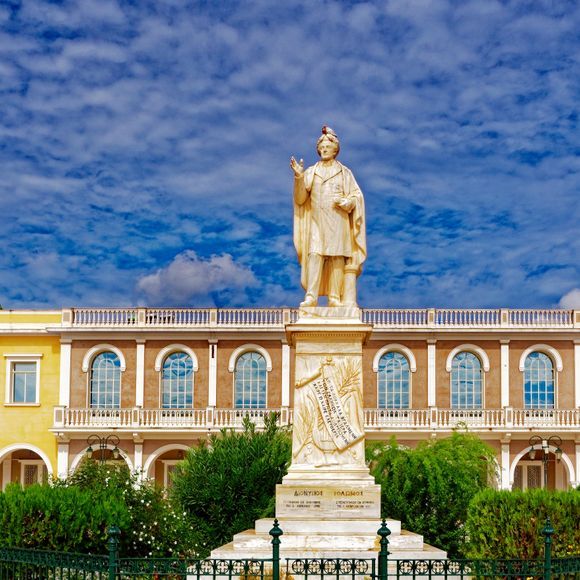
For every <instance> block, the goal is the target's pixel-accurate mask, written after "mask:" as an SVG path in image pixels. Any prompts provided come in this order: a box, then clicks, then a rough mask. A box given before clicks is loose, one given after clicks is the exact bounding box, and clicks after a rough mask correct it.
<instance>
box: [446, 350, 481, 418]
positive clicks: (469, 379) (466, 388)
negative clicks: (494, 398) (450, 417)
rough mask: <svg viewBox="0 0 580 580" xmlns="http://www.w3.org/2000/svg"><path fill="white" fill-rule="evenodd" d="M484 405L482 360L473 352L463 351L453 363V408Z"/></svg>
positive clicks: (475, 407)
mask: <svg viewBox="0 0 580 580" xmlns="http://www.w3.org/2000/svg"><path fill="white" fill-rule="evenodd" d="M481 407H483V370H482V368H481V361H480V360H479V358H478V357H477V356H476V355H474V354H473V353H472V352H467V351H462V352H460V353H457V354H456V355H455V356H454V357H453V362H452V365H451V408H452V409H481Z"/></svg>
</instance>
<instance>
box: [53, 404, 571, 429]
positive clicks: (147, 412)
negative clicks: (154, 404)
mask: <svg viewBox="0 0 580 580" xmlns="http://www.w3.org/2000/svg"><path fill="white" fill-rule="evenodd" d="M270 413H278V415H279V418H278V424H279V425H290V424H292V421H293V409H290V408H288V407H279V408H275V409H274V408H271V409H216V408H206V409H147V408H145V409H143V408H140V407H134V408H129V409H92V408H69V407H55V408H54V423H53V426H54V428H59V429H97V428H102V429H108V428H110V429H112V428H121V429H122V428H136V427H138V428H140V429H169V428H173V429H181V428H183V429H197V430H201V431H206V430H207V429H214V428H215V429H223V428H226V429H230V428H231V429H239V428H242V426H243V424H244V419H245V418H246V417H247V418H248V419H250V420H251V421H252V422H253V423H254V424H255V425H256V426H257V427H262V426H263V425H264V418H265V417H266V416H267V415H268V414H270ZM364 425H365V430H366V431H381V430H388V429H396V430H398V431H405V430H409V431H417V430H426V431H437V430H441V431H449V430H451V429H455V428H458V427H462V426H465V427H467V428H469V429H472V430H478V429H510V430H524V431H525V430H529V429H558V430H560V431H566V430H577V429H579V428H580V409H514V408H513V407H505V408H503V409H439V408H437V407H431V408H429V409H365V410H364Z"/></svg>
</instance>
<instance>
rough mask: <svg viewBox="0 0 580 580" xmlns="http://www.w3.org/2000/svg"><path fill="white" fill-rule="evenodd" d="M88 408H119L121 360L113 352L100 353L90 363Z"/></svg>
mask: <svg viewBox="0 0 580 580" xmlns="http://www.w3.org/2000/svg"><path fill="white" fill-rule="evenodd" d="M90 370H91V372H90V377H89V385H90V389H89V390H90V393H89V400H90V406H91V407H93V408H96V409H118V408H119V407H120V406H121V360H120V359H119V357H118V356H117V354H116V353H114V352H108V351H105V352H101V353H99V354H97V356H95V357H94V358H93V360H92V362H91V369H90Z"/></svg>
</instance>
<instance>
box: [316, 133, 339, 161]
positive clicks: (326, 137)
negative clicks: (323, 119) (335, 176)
mask: <svg viewBox="0 0 580 580" xmlns="http://www.w3.org/2000/svg"><path fill="white" fill-rule="evenodd" d="M323 142H326V143H327V144H331V145H333V146H334V149H335V152H334V155H333V157H336V156H337V155H338V153H339V152H340V141H339V140H338V135H337V134H336V133H335V132H334V131H333V130H332V129H331V128H330V127H327V126H326V125H324V127H322V135H321V136H320V137H319V138H318V141H317V142H316V151H317V153H318V155H319V156H320V157H322V155H321V153H320V146H321V145H322V143H323Z"/></svg>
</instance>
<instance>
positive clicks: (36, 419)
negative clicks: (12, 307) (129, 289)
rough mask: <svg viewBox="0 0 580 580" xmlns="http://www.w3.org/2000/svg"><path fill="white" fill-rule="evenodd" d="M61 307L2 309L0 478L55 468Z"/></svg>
mask: <svg viewBox="0 0 580 580" xmlns="http://www.w3.org/2000/svg"><path fill="white" fill-rule="evenodd" d="M60 324H61V312H60V311H28V310H21V311H4V310H3V311H0V357H1V359H2V360H0V385H2V386H3V392H4V396H3V404H2V405H1V406H0V482H1V485H2V489H4V488H5V487H6V485H7V484H8V483H9V482H11V481H15V482H20V483H22V484H23V485H26V484H30V483H34V482H37V481H43V480H46V479H47V477H49V476H52V475H54V474H56V462H57V444H56V441H55V438H54V435H53V434H52V433H51V432H50V428H51V427H52V423H53V409H54V406H55V405H58V390H59V372H60V370H59V367H60V338H59V336H58V334H51V333H49V331H48V329H49V328H51V327H55V326H57V327H58V326H60Z"/></svg>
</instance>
